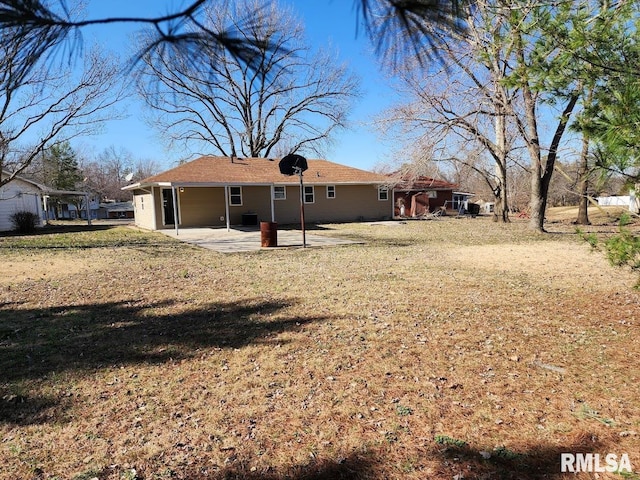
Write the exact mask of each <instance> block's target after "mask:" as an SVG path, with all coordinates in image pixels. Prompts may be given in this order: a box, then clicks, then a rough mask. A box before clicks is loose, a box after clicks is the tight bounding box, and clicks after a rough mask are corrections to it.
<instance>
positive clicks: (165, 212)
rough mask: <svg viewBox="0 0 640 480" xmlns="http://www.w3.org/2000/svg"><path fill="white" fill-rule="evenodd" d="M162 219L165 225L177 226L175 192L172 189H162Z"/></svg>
mask: <svg viewBox="0 0 640 480" xmlns="http://www.w3.org/2000/svg"><path fill="white" fill-rule="evenodd" d="M162 219H163V224H164V225H175V218H174V208H173V191H172V190H171V189H170V188H163V189H162ZM179 221H180V218H178V222H179Z"/></svg>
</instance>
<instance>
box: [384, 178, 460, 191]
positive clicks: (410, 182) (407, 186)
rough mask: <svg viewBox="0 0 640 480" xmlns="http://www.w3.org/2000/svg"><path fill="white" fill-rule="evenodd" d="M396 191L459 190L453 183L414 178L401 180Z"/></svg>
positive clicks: (434, 179)
mask: <svg viewBox="0 0 640 480" xmlns="http://www.w3.org/2000/svg"><path fill="white" fill-rule="evenodd" d="M395 188H396V189H397V190H407V191H415V190H456V189H458V188H460V187H459V186H458V185H457V184H455V183H450V182H447V181H445V180H438V179H437V178H431V177H416V178H413V179H402V180H400V181H399V182H398V183H397V184H396V185H395Z"/></svg>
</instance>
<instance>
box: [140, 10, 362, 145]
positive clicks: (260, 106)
mask: <svg viewBox="0 0 640 480" xmlns="http://www.w3.org/2000/svg"><path fill="white" fill-rule="evenodd" d="M246 11H254V12H259V13H258V14H256V15H259V17H260V21H256V22H255V23H253V24H251V25H247V24H243V23H242V19H243V16H244V15H245V13H244V12H246ZM206 15H207V17H206V23H205V28H207V29H208V30H210V31H213V32H218V31H221V30H222V29H224V28H226V27H225V26H226V25H228V24H232V25H233V28H234V29H236V30H237V31H239V32H240V34H241V35H242V36H243V39H245V40H246V41H247V42H249V43H252V44H255V45H259V44H260V45H264V48H261V49H259V51H257V52H256V54H255V55H256V56H255V57H253V58H252V59H251V60H252V64H253V65H259V69H258V70H255V69H253V68H251V67H249V66H248V65H246V64H244V63H242V62H240V61H239V60H238V59H237V58H235V57H234V56H232V55H229V54H228V53H227V52H226V51H225V50H221V49H220V48H213V47H204V46H203V48H202V49H201V50H199V51H197V52H194V55H191V54H184V55H182V54H174V55H170V56H167V55H163V54H161V53H159V54H152V53H150V54H149V55H146V56H145V57H143V62H144V70H143V72H142V74H141V76H140V79H139V82H138V85H139V89H140V93H141V94H142V96H143V98H144V99H145V100H146V102H147V103H148V105H149V106H150V107H151V108H152V109H153V110H154V118H153V123H154V125H156V126H159V128H160V129H161V131H162V133H163V134H164V135H165V136H166V137H168V138H170V139H171V140H172V141H174V142H175V141H182V142H185V143H186V144H191V145H193V144H196V145H198V144H200V145H202V146H203V148H205V149H207V150H210V149H211V147H213V149H215V151H216V152H218V153H220V154H222V155H226V156H231V157H235V156H249V157H259V156H261V157H268V156H270V155H272V152H273V151H274V148H275V147H276V145H278V144H281V143H282V142H283V141H286V143H287V144H289V145H290V148H291V151H297V150H301V149H302V150H305V149H306V150H314V151H316V152H317V151H321V150H322V146H323V144H324V143H326V142H327V140H328V139H329V138H330V136H331V134H332V133H333V132H334V130H336V129H338V128H343V127H345V125H346V116H347V112H348V110H349V106H350V103H351V101H352V100H353V99H354V98H355V97H356V95H357V93H358V88H357V82H356V79H355V78H354V77H353V76H352V75H350V74H349V72H348V71H347V69H346V67H345V66H343V65H336V64H335V60H334V58H333V57H332V56H331V55H329V54H327V53H321V54H318V55H313V54H312V53H311V52H310V49H309V48H308V47H307V46H306V45H305V43H304V33H303V29H302V26H301V25H300V23H299V22H298V21H297V20H296V19H295V18H294V17H293V16H292V14H291V12H289V11H288V10H287V9H284V8H282V7H281V6H279V5H278V4H277V3H275V2H273V3H269V4H267V5H264V2H261V1H259V0H248V1H244V2H236V3H234V4H233V5H228V4H220V5H218V6H213V7H211V8H210V9H208V10H207V12H206ZM144 42H146V41H144ZM268 46H269V47H268Z"/></svg>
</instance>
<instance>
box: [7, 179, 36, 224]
mask: <svg viewBox="0 0 640 480" xmlns="http://www.w3.org/2000/svg"><path fill="white" fill-rule="evenodd" d="M21 211H27V212H33V213H35V214H36V215H37V216H38V218H39V219H40V221H39V222H38V225H41V224H42V195H41V192H40V189H39V188H38V187H36V186H35V185H32V184H31V183H28V182H25V181H22V180H20V179H17V178H16V179H14V180H12V181H11V182H9V183H8V184H7V185H4V186H2V187H0V231H1V232H6V231H9V230H13V224H12V223H11V215H13V214H14V213H16V212H21Z"/></svg>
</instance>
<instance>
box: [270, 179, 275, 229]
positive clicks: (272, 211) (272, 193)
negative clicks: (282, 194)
mask: <svg viewBox="0 0 640 480" xmlns="http://www.w3.org/2000/svg"><path fill="white" fill-rule="evenodd" d="M274 195H275V186H274V185H273V184H271V222H275V221H276V210H275V201H274V198H273V197H274Z"/></svg>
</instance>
